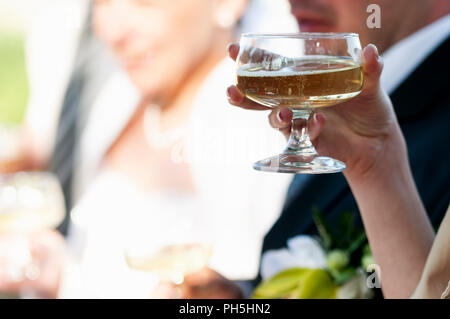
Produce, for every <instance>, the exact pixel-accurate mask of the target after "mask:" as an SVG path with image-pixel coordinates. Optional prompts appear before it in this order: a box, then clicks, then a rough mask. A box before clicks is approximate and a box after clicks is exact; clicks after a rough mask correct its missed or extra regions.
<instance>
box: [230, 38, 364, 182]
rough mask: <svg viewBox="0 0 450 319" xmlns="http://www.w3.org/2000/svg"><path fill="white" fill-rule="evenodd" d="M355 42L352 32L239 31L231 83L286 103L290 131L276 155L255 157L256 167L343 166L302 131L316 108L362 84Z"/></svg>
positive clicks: (329, 169)
mask: <svg viewBox="0 0 450 319" xmlns="http://www.w3.org/2000/svg"><path fill="white" fill-rule="evenodd" d="M360 57H361V43H360V41H359V36H358V35H357V34H355V33H296V34H248V33H247V34H243V35H242V36H241V40H240V51H239V55H238V57H237V64H238V70H237V88H238V89H239V90H240V91H241V93H242V94H244V95H245V96H246V97H247V98H249V99H250V100H253V101H255V102H257V103H259V104H262V105H264V106H266V107H269V108H273V109H278V108H289V109H290V110H291V111H292V113H293V118H292V127H291V136H290V138H289V141H288V145H287V147H286V148H285V150H284V151H283V152H282V153H281V154H280V155H276V156H273V157H270V158H267V159H264V160H261V161H258V162H256V163H255V164H254V165H253V167H254V168H255V169H256V170H261V171H270V172H281V173H303V174H322V173H336V172H341V171H343V170H344V169H345V164H344V163H343V162H341V161H339V160H337V159H333V158H330V157H325V156H320V155H319V154H318V153H317V151H316V149H315V148H314V146H313V144H312V143H311V141H310V138H309V135H308V127H307V124H308V119H309V118H310V117H311V115H312V113H313V112H314V110H315V109H316V108H324V107H329V106H333V105H336V104H338V103H342V102H345V101H347V100H349V99H351V98H353V97H355V96H357V95H358V94H359V93H360V92H361V90H362V88H363V82H364V80H363V70H362V65H361V58H360Z"/></svg>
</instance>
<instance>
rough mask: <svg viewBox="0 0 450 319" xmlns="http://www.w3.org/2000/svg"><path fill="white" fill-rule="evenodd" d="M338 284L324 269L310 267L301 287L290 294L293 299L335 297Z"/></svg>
mask: <svg viewBox="0 0 450 319" xmlns="http://www.w3.org/2000/svg"><path fill="white" fill-rule="evenodd" d="M337 288H338V287H337V285H336V284H335V283H334V282H333V280H332V278H331V277H330V275H329V274H328V273H327V272H326V271H325V270H322V269H309V271H307V272H306V273H305V275H304V277H303V280H302V282H301V284H300V285H299V287H298V288H297V289H296V290H295V291H294V293H293V294H292V295H291V296H290V298H292V299H335V298H336V293H337Z"/></svg>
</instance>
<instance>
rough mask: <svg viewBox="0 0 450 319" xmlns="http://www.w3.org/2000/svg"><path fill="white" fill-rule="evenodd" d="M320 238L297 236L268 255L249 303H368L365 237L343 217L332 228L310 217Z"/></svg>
mask: <svg viewBox="0 0 450 319" xmlns="http://www.w3.org/2000/svg"><path fill="white" fill-rule="evenodd" d="M314 221H315V223H316V226H317V229H318V233H319V235H320V238H314V237H311V236H305V235H300V236H296V237H293V238H290V239H289V240H288V241H287V247H286V248H282V249H278V250H269V251H267V252H266V253H265V254H264V255H263V257H262V260H261V276H262V279H263V282H262V283H261V284H260V285H259V286H258V287H257V288H256V289H255V291H254V296H253V298H265V299H274V298H291V299H311V298H320V299H335V298H339V299H354V298H371V297H372V296H373V290H372V289H370V288H369V287H368V286H367V272H365V271H364V269H367V266H368V265H370V264H373V263H374V261H373V257H372V254H371V252H370V248H369V245H368V244H367V239H366V235H365V233H364V231H361V230H359V229H357V228H356V227H355V225H354V218H353V215H352V214H350V213H343V214H341V217H340V220H339V222H338V224H337V225H336V227H334V228H330V227H329V226H328V225H327V224H326V223H325V221H324V219H323V217H322V216H321V215H320V214H319V213H318V212H317V211H315V212H314Z"/></svg>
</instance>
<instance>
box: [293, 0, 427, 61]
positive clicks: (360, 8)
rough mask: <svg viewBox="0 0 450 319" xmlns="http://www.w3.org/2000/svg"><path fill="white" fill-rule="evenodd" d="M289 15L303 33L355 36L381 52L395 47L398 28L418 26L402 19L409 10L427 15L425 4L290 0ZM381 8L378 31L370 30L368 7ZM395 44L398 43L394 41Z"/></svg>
mask: <svg viewBox="0 0 450 319" xmlns="http://www.w3.org/2000/svg"><path fill="white" fill-rule="evenodd" d="M289 2H290V3H291V11H292V14H293V15H294V16H295V17H296V19H297V21H298V24H299V27H300V30H301V31H303V32H355V33H358V34H359V35H360V38H361V42H362V44H363V45H366V44H368V43H374V44H375V45H377V46H378V48H379V49H380V51H381V52H382V51H384V50H386V49H387V48H388V47H389V46H391V45H392V44H394V43H395V41H396V35H397V33H398V32H397V31H398V30H399V26H400V25H402V27H407V28H409V27H410V26H408V25H405V24H414V23H416V24H417V23H418V22H419V23H420V21H417V19H408V18H405V14H406V15H407V14H408V13H409V12H411V10H414V11H419V12H420V10H422V12H426V8H427V7H428V5H429V1H427V0H289ZM372 3H374V4H378V5H379V6H380V8H381V28H380V29H369V28H368V27H367V25H366V21H367V18H368V16H369V15H370V13H367V12H366V9H367V7H368V6H369V4H372ZM397 40H398V39H397Z"/></svg>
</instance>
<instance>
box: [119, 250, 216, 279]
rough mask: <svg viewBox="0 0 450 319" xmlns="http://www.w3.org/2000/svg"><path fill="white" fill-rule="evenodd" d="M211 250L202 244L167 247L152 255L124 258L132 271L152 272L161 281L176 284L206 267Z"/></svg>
mask: <svg viewBox="0 0 450 319" xmlns="http://www.w3.org/2000/svg"><path fill="white" fill-rule="evenodd" d="M211 250H212V249H211V247H210V246H209V245H202V244H182V245H168V246H164V247H162V248H160V249H158V250H157V251H155V252H154V253H152V254H148V255H141V256H132V255H130V254H126V256H125V258H126V262H127V264H128V266H129V267H130V268H132V269H135V270H140V271H148V272H154V273H156V274H157V275H158V276H159V277H160V278H161V279H165V280H171V281H174V282H177V281H182V280H183V278H184V276H186V275H188V274H191V273H193V272H195V271H197V270H200V269H201V268H203V267H204V266H206V264H207V262H208V259H209V257H210V256H211V253H212V251H211Z"/></svg>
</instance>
